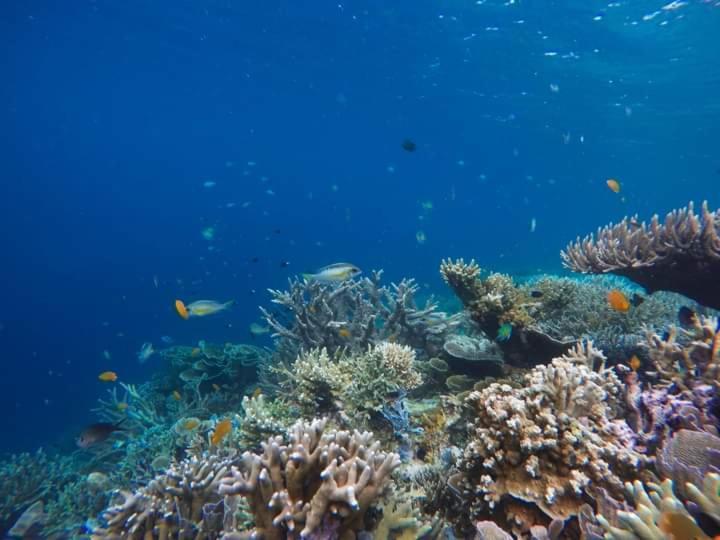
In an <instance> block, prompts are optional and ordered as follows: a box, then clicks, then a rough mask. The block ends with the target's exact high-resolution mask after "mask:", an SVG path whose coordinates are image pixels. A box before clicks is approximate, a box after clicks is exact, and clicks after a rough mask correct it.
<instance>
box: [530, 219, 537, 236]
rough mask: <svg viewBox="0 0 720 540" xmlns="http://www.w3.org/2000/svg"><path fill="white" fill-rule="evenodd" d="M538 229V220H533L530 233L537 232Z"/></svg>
mask: <svg viewBox="0 0 720 540" xmlns="http://www.w3.org/2000/svg"><path fill="white" fill-rule="evenodd" d="M536 227H537V220H536V219H535V218H532V219H531V220H530V232H531V233H533V232H535V228H536Z"/></svg>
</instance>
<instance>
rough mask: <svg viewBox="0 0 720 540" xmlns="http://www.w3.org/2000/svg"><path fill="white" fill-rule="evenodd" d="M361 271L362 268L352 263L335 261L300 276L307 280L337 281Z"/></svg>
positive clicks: (358, 273)
mask: <svg viewBox="0 0 720 540" xmlns="http://www.w3.org/2000/svg"><path fill="white" fill-rule="evenodd" d="M361 272H362V270H360V269H359V268H358V267H357V266H355V265H354V264H350V263H335V264H330V265H328V266H324V267H323V268H320V269H319V270H318V271H317V272H315V273H314V274H303V275H302V276H303V278H305V279H307V280H308V281H324V282H339V281H345V280H346V279H350V278H352V277H355V276H357V275H360V273H361Z"/></svg>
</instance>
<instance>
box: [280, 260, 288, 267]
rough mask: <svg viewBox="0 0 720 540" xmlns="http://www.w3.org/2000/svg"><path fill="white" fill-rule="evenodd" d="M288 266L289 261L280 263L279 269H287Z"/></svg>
mask: <svg viewBox="0 0 720 540" xmlns="http://www.w3.org/2000/svg"><path fill="white" fill-rule="evenodd" d="M288 266H290V261H280V267H281V268H287V267H288Z"/></svg>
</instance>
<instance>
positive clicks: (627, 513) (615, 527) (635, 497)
mask: <svg viewBox="0 0 720 540" xmlns="http://www.w3.org/2000/svg"><path fill="white" fill-rule="evenodd" d="M625 487H626V490H627V494H628V497H629V499H630V500H631V501H632V502H633V505H634V507H629V506H625V509H623V510H617V511H613V512H612V513H611V514H610V515H607V516H606V515H602V514H600V515H598V516H597V520H598V522H599V523H600V525H602V527H603V528H604V529H605V531H606V532H605V538H606V539H608V540H667V539H669V538H674V539H686V538H687V539H690V538H692V539H695V540H709V539H710V537H709V536H708V535H706V534H705V533H704V532H703V530H702V529H701V528H700V526H699V525H698V523H697V522H696V520H695V517H694V516H693V515H692V514H691V513H690V512H688V510H687V509H686V508H685V506H684V505H683V503H682V502H681V501H680V500H679V499H678V498H677V497H676V496H675V493H674V492H673V482H672V481H671V480H665V481H663V482H662V483H661V484H655V483H648V484H643V483H642V482H640V481H637V480H636V481H635V482H634V483H632V484H630V483H628V484H626V486H625ZM719 487H720V476H718V475H717V474H710V475H707V476H706V477H705V479H704V481H703V485H702V486H696V485H693V484H688V485H687V486H686V488H687V489H688V491H690V493H691V495H690V498H691V499H692V502H691V503H690V505H689V506H690V508H691V509H692V510H693V511H694V512H695V513H696V515H699V514H704V515H705V516H707V517H709V518H710V519H712V520H714V521H715V522H716V523H717V524H718V525H720V498H719V497H718V488H719Z"/></svg>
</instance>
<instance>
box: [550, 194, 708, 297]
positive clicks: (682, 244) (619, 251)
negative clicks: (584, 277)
mask: <svg viewBox="0 0 720 540" xmlns="http://www.w3.org/2000/svg"><path fill="white" fill-rule="evenodd" d="M561 255H562V258H563V263H564V264H565V266H567V267H568V268H570V269H571V270H574V271H576V272H583V273H593V274H605V273H613V274H618V275H621V276H625V277H628V278H630V279H632V280H633V281H635V282H636V283H639V284H640V285H642V286H643V287H645V289H647V291H648V292H651V293H652V292H654V291H659V290H664V291H674V292H678V293H681V294H684V295H685V296H688V297H690V298H692V299H694V300H696V301H698V302H699V303H701V304H703V305H706V306H708V307H712V308H715V309H720V280H718V279H717V275H718V273H720V211H718V210H716V211H715V212H711V211H710V210H709V209H708V206H707V202H703V204H702V206H701V211H700V215H697V214H695V212H694V207H693V203H692V202H691V203H690V204H688V206H687V207H686V208H682V209H679V210H674V211H672V212H670V213H669V214H668V215H667V216H666V217H665V221H664V223H661V222H660V219H659V217H658V216H657V215H655V216H653V218H652V219H651V220H650V223H649V224H646V223H644V222H643V223H638V220H637V217H633V218H625V219H623V220H622V221H621V222H620V223H619V224H617V225H612V224H611V225H608V226H607V227H604V228H602V229H599V230H598V232H597V234H596V236H594V237H593V235H589V236H587V237H585V238H584V239H582V240H581V239H580V238H578V239H577V240H576V241H575V242H573V243H571V244H570V245H568V247H567V248H565V250H564V251H563V252H562V253H561Z"/></svg>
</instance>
